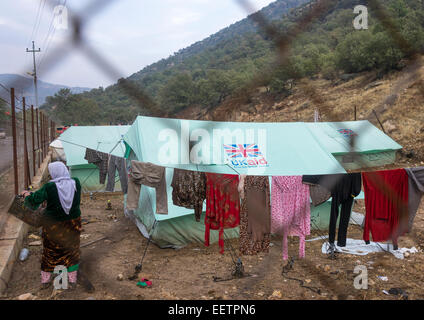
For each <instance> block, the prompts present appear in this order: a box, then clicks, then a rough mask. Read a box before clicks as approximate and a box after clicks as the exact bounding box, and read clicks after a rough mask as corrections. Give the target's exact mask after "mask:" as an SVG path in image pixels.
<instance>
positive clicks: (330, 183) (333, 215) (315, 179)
mask: <svg viewBox="0 0 424 320" xmlns="http://www.w3.org/2000/svg"><path fill="white" fill-rule="evenodd" d="M303 181H305V182H307V183H314V184H316V185H320V186H321V187H323V188H324V189H325V190H328V191H329V192H330V195H331V198H332V201H331V212H330V224H329V228H328V231H329V232H328V235H329V243H330V245H333V244H334V242H335V240H336V227H337V219H338V218H339V214H340V221H339V230H338V235H337V246H338V247H344V246H346V237H347V229H348V227H349V220H350V215H351V212H352V206H353V201H354V199H355V197H357V196H358V195H359V194H360V193H361V187H362V179H361V174H360V173H348V174H331V175H316V176H304V177H303ZM340 206H341V208H340ZM339 210H340V212H339Z"/></svg>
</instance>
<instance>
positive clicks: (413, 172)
mask: <svg viewBox="0 0 424 320" xmlns="http://www.w3.org/2000/svg"><path fill="white" fill-rule="evenodd" d="M406 173H407V174H408V177H409V179H408V232H411V231H412V225H413V224H414V219H415V215H416V214H417V211H418V207H419V206H420V202H421V198H422V196H423V195H424V167H417V168H410V169H406Z"/></svg>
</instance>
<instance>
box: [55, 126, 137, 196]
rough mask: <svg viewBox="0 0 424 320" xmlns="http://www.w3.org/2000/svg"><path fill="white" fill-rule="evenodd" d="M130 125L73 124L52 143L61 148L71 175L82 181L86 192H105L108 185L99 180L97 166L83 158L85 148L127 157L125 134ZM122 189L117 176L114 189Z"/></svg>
mask: <svg viewBox="0 0 424 320" xmlns="http://www.w3.org/2000/svg"><path fill="white" fill-rule="evenodd" d="M129 128H130V127H129V126H74V127H70V128H69V129H67V130H66V131H65V132H63V133H62V134H61V135H60V136H59V138H58V139H57V140H56V142H54V143H52V145H51V147H52V148H55V147H56V148H57V147H61V148H62V150H63V151H62V152H63V153H64V154H65V158H66V165H67V166H68V167H69V168H70V172H71V176H72V177H76V178H78V179H79V180H80V181H81V186H82V190H83V192H103V191H105V185H104V184H100V181H99V170H98V168H97V167H96V166H95V165H94V164H89V163H88V162H87V160H85V159H84V157H85V152H86V148H90V149H93V150H97V151H100V152H105V153H110V154H113V155H115V156H118V157H124V155H125V145H124V142H123V136H124V134H125V133H127V131H128V129H129ZM120 190H121V185H120V183H119V179H117V183H116V185H115V191H120Z"/></svg>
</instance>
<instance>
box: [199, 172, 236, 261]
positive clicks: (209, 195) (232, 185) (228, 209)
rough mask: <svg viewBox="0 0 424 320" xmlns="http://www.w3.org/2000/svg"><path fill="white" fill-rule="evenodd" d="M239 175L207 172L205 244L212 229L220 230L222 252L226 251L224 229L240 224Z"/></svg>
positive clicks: (219, 242)
mask: <svg viewBox="0 0 424 320" xmlns="http://www.w3.org/2000/svg"><path fill="white" fill-rule="evenodd" d="M238 184H239V178H238V176H237V175H229V174H215V173H206V217H205V245H206V246H209V236H210V230H211V229H212V230H219V241H218V244H219V247H220V253H224V229H230V228H235V227H237V226H238V225H239V224H240V198H239V193H238V190H237V187H238Z"/></svg>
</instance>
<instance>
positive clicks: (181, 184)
mask: <svg viewBox="0 0 424 320" xmlns="http://www.w3.org/2000/svg"><path fill="white" fill-rule="evenodd" d="M171 185H172V201H173V203H174V205H176V206H179V207H184V208H187V209H194V214H195V217H196V221H197V222H199V221H200V217H201V215H202V211H203V202H204V201H205V199H206V175H205V173H204V172H198V171H189V170H181V169H174V176H173V178H172V184H171Z"/></svg>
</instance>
